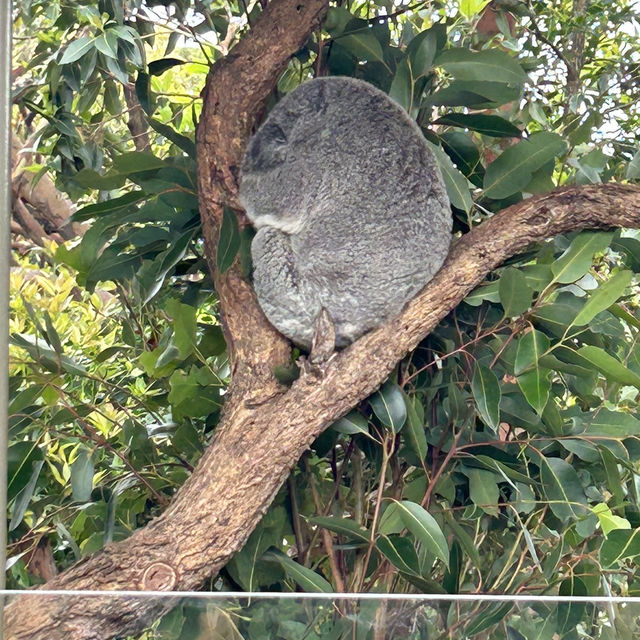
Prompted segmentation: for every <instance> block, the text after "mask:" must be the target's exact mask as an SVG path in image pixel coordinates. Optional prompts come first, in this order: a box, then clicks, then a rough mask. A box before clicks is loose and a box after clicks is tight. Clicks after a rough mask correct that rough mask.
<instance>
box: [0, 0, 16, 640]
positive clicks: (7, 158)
mask: <svg viewBox="0 0 640 640" xmlns="http://www.w3.org/2000/svg"><path fill="white" fill-rule="evenodd" d="M11 8H12V2H11V0H5V2H2V1H1V0H0V589H4V588H5V584H6V583H5V578H6V571H5V567H6V566H7V515H6V514H7V446H8V429H9V420H8V411H7V406H8V401H9V390H8V383H9V246H10V235H11V232H10V229H11V224H10V223H11V180H10V172H11V26H12V22H13V21H12V11H11ZM3 604H4V603H3V602H2V601H1V600H0V638H1V637H2V611H3V609H4V607H3V606H2V605H3Z"/></svg>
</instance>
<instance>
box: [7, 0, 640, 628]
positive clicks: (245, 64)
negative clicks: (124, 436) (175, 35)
mask: <svg viewBox="0 0 640 640" xmlns="http://www.w3.org/2000/svg"><path fill="white" fill-rule="evenodd" d="M325 8H326V5H325V1H324V0H273V1H272V2H271V3H270V4H269V5H268V6H267V8H266V9H265V11H264V13H263V14H262V16H261V18H260V20H259V21H258V22H257V23H256V25H255V26H254V28H253V29H252V30H251V32H250V33H249V34H248V35H247V36H246V37H245V38H244V39H243V40H242V41H241V42H240V43H239V44H238V45H237V46H236V47H234V48H233V50H232V51H231V53H230V55H229V56H228V57H227V58H225V59H223V60H221V61H220V62H218V63H216V65H215V66H214V68H213V69H212V71H211V73H210V76H209V78H208V80H207V86H206V87H205V92H204V98H205V106H204V110H203V114H202V120H201V123H200V126H199V129H198V138H197V141H198V160H199V173H200V199H201V214H202V221H203V230H204V235H205V241H206V247H207V252H208V259H209V263H210V265H211V267H212V270H213V267H214V265H215V247H216V243H217V233H218V228H219V222H220V219H221V212H222V207H223V206H232V207H235V206H237V205H236V201H235V196H236V190H237V186H236V177H237V168H238V167H239V163H240V158H241V155H242V151H243V149H244V146H245V144H246V140H247V137H248V136H249V134H250V131H251V128H252V126H253V123H254V120H255V118H256V114H257V113H258V112H259V109H260V106H261V104H262V103H263V101H264V99H265V98H266V97H267V96H268V94H269V92H270V91H271V89H272V87H273V86H274V83H275V82H276V79H277V77H278V75H279V73H280V72H281V70H282V69H283V68H284V66H285V65H286V63H287V60H288V59H289V57H290V56H291V55H292V54H293V53H295V51H296V50H297V49H298V48H299V47H300V46H301V45H302V44H303V43H304V40H305V38H306V37H307V36H308V34H309V33H310V31H311V29H312V28H313V26H314V25H315V24H316V23H317V22H318V19H319V17H320V16H321V15H322V13H323V12H324V10H325ZM613 226H640V188H638V187H633V186H628V185H619V184H609V185H593V186H586V187H573V188H563V189H557V190H555V191H553V192H551V193H548V194H545V195H543V196H538V197H535V198H531V199H530V200H527V201H524V202H522V203H519V204H517V205H514V206H512V207H510V208H509V209H506V210H504V211H502V212H501V213H499V214H497V215H495V216H494V217H493V218H491V219H490V220H487V221H486V222H485V223H483V224H482V225H480V226H479V227H477V228H475V229H474V230H472V231H471V232H470V233H468V234H467V235H465V236H464V237H463V238H461V239H460V240H458V241H457V242H456V243H455V244H454V246H453V247H452V250H451V253H450V255H449V257H448V259H447V261H446V263H445V264H444V266H443V267H442V269H441V270H440V272H439V273H438V274H437V275H436V277H435V278H434V279H433V280H432V281H431V282H430V283H429V284H428V285H427V287H426V288H425V289H424V290H423V291H422V292H421V293H420V294H419V295H418V296H417V297H416V298H415V299H414V300H412V301H411V302H410V303H409V304H408V305H407V306H406V307H405V309H404V310H403V312H402V313H401V314H400V315H399V316H397V317H395V318H393V319H391V320H390V321H388V322H387V323H386V324H385V325H383V326H382V327H380V328H378V329H376V330H375V331H372V332H370V333H368V334H366V335H365V336H363V337H362V338H361V339H360V340H358V341H357V342H356V343H354V344H353V345H351V346H350V347H348V348H347V349H344V350H343V351H341V352H339V353H338V354H337V355H336V356H335V357H334V358H333V359H332V360H330V362H329V363H328V364H327V365H326V367H325V370H324V372H323V373H322V374H321V375H317V376H316V375H313V374H306V375H302V376H301V377H300V378H299V379H298V380H297V381H296V382H295V383H294V384H293V385H292V386H291V387H290V388H288V389H287V388H284V387H279V386H278V384H277V382H276V381H275V380H274V378H273V374H272V372H273V368H274V366H276V365H278V364H281V363H282V362H284V361H286V360H287V359H288V357H289V346H288V343H287V342H286V341H285V340H284V339H283V338H282V336H280V335H279V334H278V333H277V332H276V331H275V330H274V329H273V328H272V327H271V326H270V325H269V324H268V322H267V321H266V319H265V318H264V316H263V314H262V312H261V311H260V309H259V307H258V305H257V302H256V300H255V296H254V295H253V291H252V289H251V287H250V285H249V283H247V282H246V281H245V280H243V279H242V277H241V276H240V274H239V272H238V271H237V270H236V269H235V268H233V267H232V268H231V269H230V270H229V271H227V272H226V273H225V274H224V275H220V274H216V276H215V280H216V289H217V292H218V295H219V297H220V305H221V309H222V313H223V321H224V328H225V333H226V335H227V340H228V344H229V349H230V354H231V356H232V362H233V378H232V384H231V388H230V393H229V394H228V395H227V400H226V404H225V407H224V411H223V415H222V418H221V420H220V424H219V425H218V427H217V428H216V433H215V437H214V439H213V442H212V443H211V445H210V447H209V448H208V450H207V451H206V452H205V454H204V455H203V457H202V459H201V460H200V463H199V464H198V466H197V468H196V469H195V471H194V472H193V474H192V475H191V477H190V478H189V479H188V480H187V482H186V483H185V484H184V485H183V487H182V488H181V489H180V491H179V492H178V494H177V495H176V497H175V499H174V500H173V502H172V504H171V505H170V506H169V508H168V509H167V510H166V511H165V512H164V513H163V514H162V515H161V516H160V517H158V518H157V519H155V520H153V521H152V522H151V523H149V524H148V525H147V526H146V527H145V528H143V529H139V530H138V531H136V532H135V533H134V534H133V535H132V536H131V537H130V538H128V539H127V540H125V541H122V542H118V543H113V544H109V545H107V546H106V547H105V548H104V549H103V550H102V551H100V552H99V553H97V554H95V555H93V556H90V557H87V558H85V559H83V560H82V561H81V562H79V563H77V564H76V565H74V566H73V567H71V568H70V569H68V570H67V571H65V572H63V573H62V574H60V575H58V576H57V577H55V578H54V579H53V580H51V581H50V582H48V583H47V584H46V585H45V588H47V589H73V590H87V589H92V590H94V589H100V590H125V589H134V590H156V591H170V590H177V591H182V590H189V589H197V588H198V587H200V586H201V584H202V583H203V581H205V580H206V579H207V578H210V577H212V576H214V575H215V574H216V573H217V572H218V571H219V570H220V568H221V567H222V566H224V564H225V563H226V562H227V561H228V560H229V558H230V557H231V556H232V555H233V553H235V552H236V551H237V550H239V549H240V548H241V547H242V545H243V544H244V542H245V541H246V539H247V538H248V536H249V534H250V533H251V531H252V530H253V529H254V527H255V526H256V525H257V523H258V522H259V520H260V518H261V517H262V515H263V514H264V512H265V511H266V509H267V508H268V506H269V504H270V503H271V500H272V499H273V497H274V495H275V494H276V492H277V491H278V489H279V487H280V486H281V484H282V483H283V481H284V480H285V478H286V477H287V475H288V473H289V470H290V469H291V467H292V466H293V465H294V464H295V463H296V461H297V460H298V458H299V457H300V455H301V454H302V453H303V452H304V450H305V449H306V448H307V447H308V446H309V444H310V443H311V442H312V441H313V439H314V438H315V437H316V436H317V435H318V434H319V433H320V432H321V431H322V430H323V429H325V428H326V427H327V426H328V425H330V424H331V423H332V422H333V421H335V420H336V419H337V418H339V417H341V416H342V415H344V414H345V413H347V412H348V411H349V410H350V409H351V408H352V407H354V406H355V405H357V404H358V403H359V402H360V401H362V400H363V399H365V398H366V397H367V396H369V395H370V394H371V393H373V392H374V391H375V390H376V389H377V388H378V387H379V386H380V384H381V383H382V382H384V380H385V379H386V378H387V377H388V375H389V373H390V372H391V371H392V370H393V368H394V367H395V365H396V364H397V362H398V361H399V360H400V359H402V358H403V357H404V356H405V355H406V354H407V353H408V352H409V351H410V350H412V349H413V348H415V347H416V345H417V344H418V343H419V342H420V341H421V340H422V339H424V337H425V336H427V335H428V334H429V332H430V331H431V330H432V329H433V328H434V327H435V326H436V324H437V323H438V322H439V321H440V320H441V319H442V318H443V317H444V316H446V315H447V314H448V313H449V312H450V311H451V310H453V309H454V308H455V307H456V306H457V305H458V304H459V303H460V301H461V300H462V299H463V298H464V297H465V296H466V295H467V294H468V293H469V292H470V291H471V290H472V289H473V288H474V287H476V286H477V285H478V284H479V283H480V282H481V281H482V280H483V279H484V277H485V276H486V274H487V273H489V272H490V271H491V270H493V269H495V268H496V267H497V266H499V265H500V264H501V263H502V262H503V261H504V260H505V259H506V258H508V257H510V256H512V255H514V254H516V253H518V252H519V251H521V250H522V249H523V248H525V247H526V246H527V245H528V244H529V243H531V242H540V241H542V240H544V239H546V238H549V237H552V236H554V235H556V234H558V233H561V232H565V231H569V230H573V229H580V228H585V227H590V228H605V227H613ZM167 606H168V604H167V603H164V602H162V601H160V600H159V599H154V598H141V599H135V600H129V599H119V598H114V597H113V596H108V595H106V596H104V597H81V596H78V597H73V598H71V597H68V598H65V597H60V598H52V597H46V598H44V597H43V598H42V599H37V600H36V599H33V600H32V599H30V598H27V597H18V598H17V599H16V600H15V601H14V602H12V603H11V604H10V605H8V607H7V608H6V610H5V624H6V627H5V637H6V638H7V639H8V640H18V639H30V640H36V639H42V640H44V639H45V638H46V640H80V639H83V640H99V639H107V638H111V637H112V636H114V635H120V636H126V635H128V634H134V633H136V632H138V631H140V630H141V629H142V628H144V626H145V624H147V623H148V622H150V621H151V620H153V618H154V617H155V616H157V615H159V614H160V613H162V612H163V611H164V610H166V608H167Z"/></svg>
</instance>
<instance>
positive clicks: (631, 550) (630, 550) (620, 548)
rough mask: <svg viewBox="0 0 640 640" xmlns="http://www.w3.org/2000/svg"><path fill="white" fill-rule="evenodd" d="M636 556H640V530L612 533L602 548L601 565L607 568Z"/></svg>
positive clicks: (619, 530) (618, 530) (615, 531)
mask: <svg viewBox="0 0 640 640" xmlns="http://www.w3.org/2000/svg"><path fill="white" fill-rule="evenodd" d="M636 556H640V529H633V530H632V531H629V530H627V529H616V530H614V531H611V532H610V533H609V535H608V536H607V539H606V540H605V541H604V542H603V543H602V547H600V563H601V564H602V566H603V567H606V568H609V567H613V566H615V565H617V564H618V563H619V562H620V561H621V560H625V559H626V558H635V557H636Z"/></svg>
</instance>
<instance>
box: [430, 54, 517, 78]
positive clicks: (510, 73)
mask: <svg viewBox="0 0 640 640" xmlns="http://www.w3.org/2000/svg"><path fill="white" fill-rule="evenodd" d="M435 64H436V65H437V66H439V67H442V68H443V69H444V70H445V71H446V72H447V73H450V74H451V75H452V76H454V77H455V78H456V79H457V80H475V81H486V82H504V83H509V84H515V85H521V84H523V83H524V81H525V80H526V79H527V76H526V74H525V72H524V71H523V70H522V67H521V66H520V65H519V64H518V62H517V61H516V60H515V58H513V57H512V56H510V55H509V54H508V53H507V52H506V51H501V50H499V49H485V50H483V51H471V50H470V49H464V48H453V49H447V50H446V51H443V52H442V53H441V54H440V55H439V56H438V57H437V58H436V61H435Z"/></svg>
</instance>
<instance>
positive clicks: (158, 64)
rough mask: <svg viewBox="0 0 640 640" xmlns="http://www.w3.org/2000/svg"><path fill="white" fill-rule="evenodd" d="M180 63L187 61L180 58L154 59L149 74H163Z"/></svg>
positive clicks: (150, 64)
mask: <svg viewBox="0 0 640 640" xmlns="http://www.w3.org/2000/svg"><path fill="white" fill-rule="evenodd" d="M179 64H185V61H184V60H180V59H178V58H160V60H152V61H151V62H150V63H149V75H150V76H161V75H162V74H163V73H164V72H165V71H167V70H168V69H171V67H175V66H177V65H179Z"/></svg>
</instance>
